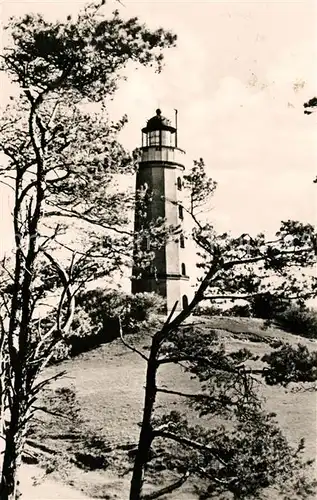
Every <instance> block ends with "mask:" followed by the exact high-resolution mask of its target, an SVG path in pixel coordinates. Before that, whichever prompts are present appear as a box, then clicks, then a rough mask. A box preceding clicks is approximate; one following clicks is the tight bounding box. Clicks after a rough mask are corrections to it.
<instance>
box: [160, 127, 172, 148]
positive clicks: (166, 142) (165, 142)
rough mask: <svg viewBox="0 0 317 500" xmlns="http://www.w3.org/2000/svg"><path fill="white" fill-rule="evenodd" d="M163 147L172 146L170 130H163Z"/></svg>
mask: <svg viewBox="0 0 317 500" xmlns="http://www.w3.org/2000/svg"><path fill="white" fill-rule="evenodd" d="M162 146H172V143H171V133H170V131H169V130H162Z"/></svg>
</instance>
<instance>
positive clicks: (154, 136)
mask: <svg viewBox="0 0 317 500" xmlns="http://www.w3.org/2000/svg"><path fill="white" fill-rule="evenodd" d="M149 146H160V131H159V130H154V131H153V132H150V133H149Z"/></svg>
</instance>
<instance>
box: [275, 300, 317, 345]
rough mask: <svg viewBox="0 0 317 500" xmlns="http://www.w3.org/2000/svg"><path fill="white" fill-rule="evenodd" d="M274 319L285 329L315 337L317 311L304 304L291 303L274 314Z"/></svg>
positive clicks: (316, 332) (316, 335)
mask: <svg viewBox="0 0 317 500" xmlns="http://www.w3.org/2000/svg"><path fill="white" fill-rule="evenodd" d="M275 320H276V321H277V323H278V324H279V326H281V327H282V328H284V329H285V330H287V331H289V332H291V333H295V334H297V335H301V336H303V337H308V338H311V339H316V338H317V311H316V310H314V309H309V308H308V307H305V306H297V305H293V306H291V307H289V308H287V309H286V310H285V311H283V312H281V313H279V314H277V315H276V317H275Z"/></svg>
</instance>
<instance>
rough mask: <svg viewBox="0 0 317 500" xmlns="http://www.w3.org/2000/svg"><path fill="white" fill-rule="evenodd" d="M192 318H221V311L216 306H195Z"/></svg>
mask: <svg viewBox="0 0 317 500" xmlns="http://www.w3.org/2000/svg"><path fill="white" fill-rule="evenodd" d="M193 314H194V316H222V315H223V309H221V307H218V306H212V305H208V306H207V305H205V306H201V305H199V306H197V307H195V309H194V312H193Z"/></svg>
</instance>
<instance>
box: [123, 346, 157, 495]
mask: <svg viewBox="0 0 317 500" xmlns="http://www.w3.org/2000/svg"><path fill="white" fill-rule="evenodd" d="M156 354H157V349H155V348H153V346H152V352H151V354H150V358H149V361H148V367H147V374H146V387H145V400H144V409H143V419H142V426H141V432H140V438H139V444H138V449H137V454H136V457H135V461H134V466H133V474H132V479H131V489H130V497H129V498H130V500H140V499H141V494H142V486H143V477H144V466H145V464H146V463H147V462H148V460H149V454H150V449H151V444H152V441H153V432H152V424H151V419H152V414H153V410H154V404H155V398H156V392H157V391H156V372H157V366H158V365H157V361H156Z"/></svg>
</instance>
